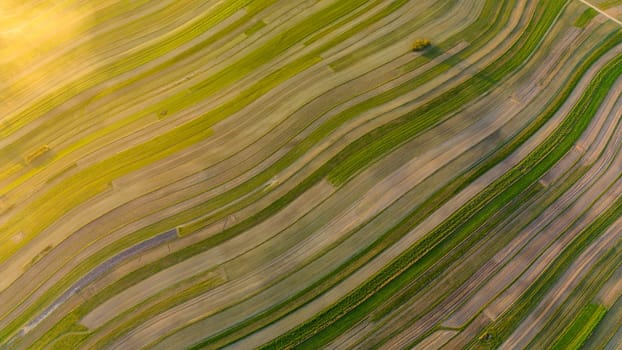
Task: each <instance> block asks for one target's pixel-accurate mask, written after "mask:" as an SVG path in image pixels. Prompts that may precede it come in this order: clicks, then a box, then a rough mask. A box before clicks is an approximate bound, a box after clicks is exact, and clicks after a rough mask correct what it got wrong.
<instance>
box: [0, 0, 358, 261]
mask: <svg viewBox="0 0 622 350" xmlns="http://www.w3.org/2000/svg"><path fill="white" fill-rule="evenodd" d="M357 6H358V4H357V3H354V4H350V3H348V6H345V5H343V4H342V5H339V6H337V5H334V6H331V7H328V8H326V9H325V10H324V11H322V12H320V13H317V14H314V16H311V17H309V18H308V19H306V20H305V22H304V23H303V24H302V25H301V26H300V27H302V29H301V30H300V31H298V32H295V31H288V32H287V36H285V34H282V35H279V36H277V37H276V38H274V39H272V40H271V41H270V42H269V43H267V44H266V45H264V46H263V49H260V50H258V51H255V52H253V53H251V54H249V55H248V56H246V57H245V58H244V59H242V60H240V61H238V62H236V63H235V64H232V65H231V66H230V67H231V69H228V70H223V71H221V72H220V73H217V74H216V76H213V77H212V79H213V80H210V84H208V85H206V86H204V87H197V88H196V89H197V90H200V91H201V96H202V97H205V95H204V94H205V93H207V92H205V91H204V88H212V89H213V87H214V86H215V85H219V84H221V83H225V82H230V81H231V80H235V79H237V78H238V77H240V76H241V75H243V74H246V73H249V72H251V70H252V69H254V68H256V67H258V66H259V65H260V64H261V62H263V61H264V60H267V59H270V58H271V57H274V56H276V55H277V54H278V53H280V52H283V51H284V50H285V49H286V48H287V47H289V46H288V45H286V44H284V40H287V41H289V42H291V43H293V42H295V41H299V40H300V39H301V38H304V37H305V36H307V35H308V33H309V32H310V31H314V30H317V26H318V25H321V24H322V23H323V22H321V21H318V17H319V18H321V19H324V20H326V19H327V18H328V19H329V20H334V18H335V17H338V16H339V15H341V14H342V13H343V12H347V11H350V10H352V8H355V7H357ZM297 28H298V27H297ZM288 39H289V40H288ZM277 43H278V44H279V45H281V46H283V48H281V46H278V45H277V47H279V48H281V49H280V50H276V51H275V50H273V49H272V48H271V46H273V45H276V44H277ZM290 45H291V44H290ZM279 51H280V52H279ZM262 56H264V57H263V60H262ZM315 62H317V61H316V60H314V59H313V56H311V57H309V56H307V57H302V58H300V59H298V60H296V61H295V62H293V63H292V64H291V65H290V66H288V67H285V68H283V69H281V70H280V71H277V72H275V73H273V74H272V75H270V76H268V77H266V78H264V79H263V80H261V81H260V82H258V83H257V84H255V85H254V86H252V87H251V88H250V89H247V90H245V91H244V92H243V93H241V95H240V97H239V98H238V99H236V100H234V101H232V102H230V103H227V104H225V105H222V106H220V107H219V108H218V109H216V110H215V111H213V113H209V114H207V115H204V116H202V117H200V118H198V119H195V120H193V121H191V122H189V123H187V124H184V125H182V126H180V127H178V128H176V129H174V130H172V131H171V132H169V133H167V134H164V135H161V136H158V139H157V142H154V141H156V139H153V140H150V141H149V142H147V143H144V144H142V145H140V146H138V147H135V148H133V149H129V150H127V151H125V152H123V153H122V154H126V155H133V154H135V153H136V151H138V148H142V150H140V153H149V154H158V153H159V154H160V156H159V157H158V158H155V159H161V158H163V156H166V155H169V154H171V153H172V152H168V149H169V147H168V144H167V143H164V142H163V140H171V141H172V140H193V141H194V142H192V143H190V142H189V143H186V145H190V144H193V143H196V142H197V141H198V140H201V139H204V138H205V135H201V133H203V130H205V129H206V128H208V127H209V125H213V124H214V123H215V122H217V121H218V120H220V119H222V118H223V117H224V116H226V115H229V114H231V113H233V111H235V110H239V109H241V108H242V107H243V106H244V105H245V104H247V103H250V101H252V100H255V99H256V98H258V97H259V96H261V95H262V94H264V93H265V92H267V91H269V90H271V89H272V88H273V87H275V86H276V85H278V84H279V83H281V82H282V81H285V80H286V79H288V78H290V77H291V76H294V75H295V74H297V73H298V72H299V71H301V70H304V69H306V68H308V67H309V66H310V65H312V64H314V63H315ZM247 64H248V65H247ZM236 66H237V68H239V69H237V68H236ZM240 66H243V67H240ZM231 72H235V73H231ZM232 74H233V75H232ZM225 84H226V83H225ZM210 90H211V89H210ZM212 93H213V91H212ZM194 96H197V97H198V95H194ZM173 97H174V99H179V97H180V96H179V95H178V96H173ZM183 97H184V104H186V105H188V104H192V103H193V102H194V99H196V98H197V97H194V99H193V98H191V97H190V96H183ZM190 100H193V101H191V102H190ZM242 101H247V102H246V103H244V102H242ZM168 103H169V102H165V104H164V105H165V106H166V105H168ZM157 109H158V110H160V109H162V108H157ZM167 109H168V110H169V111H170V110H172V108H167ZM214 118H218V119H216V120H214ZM206 123H207V125H206ZM180 148H181V147H178V148H177V149H180ZM61 154H62V153H61ZM115 158H117V157H115ZM111 160H113V158H109V159H107V160H106V161H104V162H102V163H99V164H98V166H101V165H102V164H105V163H106V162H108V161H111ZM114 160H115V162H118V160H119V159H118V158H117V159H114ZM91 169H92V168H90V169H88V170H91ZM88 170H87V171H88ZM87 171H84V172H82V174H77V175H76V176H79V177H80V178H82V179H84V178H85V177H86V174H84V173H86V172H87ZM126 173H127V172H126ZM70 180H71V179H67V180H66V181H67V182H66V183H68V184H71V183H72V181H70ZM83 181H84V180H83ZM55 189H56V190H58V187H55ZM93 193H96V191H93V192H92V193H90V194H89V196H88V197H90V196H92V195H93ZM53 195H54V190H51V191H49V192H47V193H46V195H44V196H42V197H40V198H39V199H38V200H37V201H36V202H38V203H37V204H39V205H40V204H41V203H50V202H53V200H51V199H50V197H53ZM46 197H47V198H46ZM88 197H87V196H84V195H83V196H81V198H80V199H82V200H79V201H76V202H81V201H83V199H84V198H88ZM65 202H68V201H65ZM69 202H71V201H69ZM74 203H75V202H74ZM33 206H35V207H36V206H37V205H33ZM66 208H67V207H66ZM56 209H60V208H56ZM29 211H30V212H31V213H32V212H35V211H33V210H32V209H31V210H29ZM57 212H58V213H60V212H62V210H57ZM49 214H50V213H48V218H51V217H54V216H53V215H49ZM16 217H19V215H18V216H16ZM47 220H49V219H47V218H46V217H42V219H41V220H40V221H39V222H38V224H39V225H38V226H41V227H45V226H47V224H48V223H49V221H47ZM17 222H20V221H19V219H17ZM22 230H23V231H27V232H38V231H39V230H40V228H37V227H35V228H34V229H33V228H30V229H29V228H25V229H22ZM35 234H36V233H31V235H35ZM3 251H10V249H3Z"/></svg>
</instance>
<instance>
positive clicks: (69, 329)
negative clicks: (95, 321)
mask: <svg viewBox="0 0 622 350" xmlns="http://www.w3.org/2000/svg"><path fill="white" fill-rule="evenodd" d="M357 10H360V8H357ZM360 11H362V10H360ZM350 13H351V12H350ZM339 18H343V17H339ZM344 22H347V21H344ZM262 23H263V22H262ZM239 24H240V25H243V23H242V22H240V23H239ZM262 27H263V26H262ZM251 28H252V27H251ZM259 29H261V28H259ZM313 32H315V33H317V30H314V31H313ZM251 34H252V33H251ZM303 58H304V59H307V56H305V57H301V59H300V61H296V62H300V63H298V65H294V67H293V68H292V71H288V72H286V73H285V74H284V75H285V76H286V77H284V76H280V77H276V78H275V77H274V76H271V77H270V79H274V80H276V82H275V83H274V85H270V86H267V87H265V90H262V91H260V92H258V93H257V94H256V95H253V96H252V97H245V98H242V100H243V101H253V98H254V97H257V96H260V95H261V94H263V93H264V92H267V91H269V90H271V89H272V88H274V87H275V86H276V84H280V83H281V82H283V81H285V80H286V79H288V78H289V77H293V76H295V75H296V74H298V73H299V72H301V71H303V70H305V69H307V68H308V66H305V64H306V63H307V62H305V61H304V60H303ZM319 61H320V59H319V57H316V60H315V61H312V62H311V63H309V64H310V65H313V64H315V63H317V62H319ZM301 67H302V68H301ZM253 69H254V68H253ZM439 71H440V70H439ZM429 76H432V74H431V73H430V74H429ZM270 79H266V80H265V81H262V84H258V85H256V86H262V85H263V83H265V82H269V81H270ZM225 80H227V81H229V78H223V81H225ZM235 80H236V79H231V81H232V82H233V81H235ZM274 80H273V81H274ZM210 84H211V83H210ZM225 85H226V84H225ZM223 86H224V85H223ZM221 87H222V86H221ZM201 88H206V89H207V90H209V91H208V92H207V93H206V95H211V94H212V93H215V91H217V89H216V90H210V89H209V88H208V87H201ZM251 90H252V89H248V90H247V91H251ZM402 91H407V89H404V90H402ZM201 94H202V93H198V95H197V97H196V98H197V99H196V101H200V100H201V99H203V97H204V96H203V97H201ZM396 96H398V95H396ZM170 101H173V102H172V103H176V102H175V101H174V100H170ZM196 101H183V103H181V102H180V104H179V105H176V106H177V107H175V108H179V110H182V109H184V108H186V105H185V103H188V105H190V104H192V103H195V102H196ZM238 102H239V101H238ZM249 103H250V102H249ZM379 103H380V102H379ZM232 105H233V104H232ZM369 105H371V103H370V104H368V106H369ZM158 106H159V104H158ZM150 108H156V107H150ZM231 108H233V107H231ZM363 110H365V109H361V111H363ZM232 111H233V109H231V110H224V109H223V110H222V111H220V113H219V116H216V115H213V116H212V117H214V119H211V120H210V121H209V122H208V123H207V124H206V123H203V124H198V123H197V124H195V125H201V126H205V125H210V124H212V123H213V122H214V121H215V120H218V118H221V116H222V117H224V116H226V115H230V114H231V113H232ZM356 115H357V114H356V113H353V114H352V118H353V117H355V116H356ZM205 117H206V116H203V118H205ZM123 125H125V124H119V125H117V126H116V127H122V126H123ZM181 129H184V127H183V126H182V127H181V128H178V129H175V132H180V135H181V133H182V132H183V135H190V136H194V135H197V134H196V130H199V129H200V127H198V126H195V128H194V129H192V130H191V129H190V128H188V129H184V131H181ZM208 130H209V129H208ZM209 133H210V131H207V133H205V134H203V133H202V134H200V135H197V136H196V137H195V138H194V139H192V141H189V142H188V143H186V144H184V146H182V147H180V148H178V149H175V150H173V151H171V153H167V154H162V153H155V155H156V156H157V158H149V159H146V160H145V161H144V163H140V164H137V165H136V168H133V169H138V168H140V167H142V166H144V165H146V164H151V163H153V162H155V161H157V159H163V158H164V157H166V156H168V155H170V154H173V152H181V150H183V149H184V147H187V146H188V145H191V144H195V143H197V142H200V141H201V140H203V139H205V137H209ZM175 137H179V135H176V136H175ZM320 139H321V138H320ZM170 140H171V141H170V142H172V140H173V136H171V137H170ZM158 142H159V143H161V139H160V141H158ZM169 144H171V145H172V143H169ZM150 145H151V146H153V147H154V148H153V149H156V148H158V147H156V146H155V145H156V143H155V142H154V143H152V144H150ZM313 145H314V144H310V145H309V148H308V149H311V148H312V147H313ZM82 146H83V145H80V146H79V147H80V148H81V147H82ZM141 146H142V145H141ZM77 148H78V147H76V150H77ZM158 149H160V148H158ZM151 150H152V149H151V148H150V147H149V146H147V147H146V148H145V149H142V151H143V152H144V153H145V154H150V156H151V153H152V152H151ZM132 151H134V149H132ZM167 151H168V150H167ZM156 152H157V151H156ZM303 153H304V152H303ZM138 154H140V150H139V149H136V153H133V154H132V156H130V154H129V153H128V154H125V156H127V159H123V158H116V157H112V158H110V159H108V160H106V161H104V163H105V166H106V167H108V165H110V164H112V161H113V160H115V161H120V160H122V161H125V162H126V163H123V162H120V164H121V166H125V165H126V164H129V163H128V162H135V160H136V159H134V155H138ZM383 155H384V154H380V155H378V156H377V157H382V156H383ZM154 157H155V156H154ZM136 158H138V159H142V158H141V157H139V156H136ZM296 158H297V157H293V158H292V162H293V161H295V159H296ZM341 161H343V158H342V159H341ZM106 162H107V163H106ZM370 163H371V162H370ZM333 164H334V163H333ZM98 165H99V164H98ZM98 165H96V166H94V167H93V168H94V169H95V170H97V169H99V170H101V169H102V168H99V167H98ZM366 165H367V164H366ZM102 166H103V165H102ZM124 170H125V169H124ZM320 170H321V171H320V172H319V173H320V174H321V173H323V174H324V176H325V174H327V173H328V172H327V171H330V169H329V168H328V167H323V168H321V169H320ZM112 171H116V170H115V169H112ZM119 171H120V170H119ZM130 171H132V170H130ZM85 174H88V173H85ZM115 174H116V175H110V176H114V177H117V176H119V174H121V172H117V173H115ZM314 175H317V173H314ZM107 176H108V175H107ZM321 176H322V175H317V177H316V178H315V180H311V181H305V182H304V183H303V184H304V185H302V186H300V187H298V186H297V187H296V191H297V192H296V191H294V190H292V191H291V192H289V193H288V194H287V195H286V197H284V198H285V199H283V200H281V201H280V202H279V203H277V204H276V205H274V206H270V207H269V208H268V209H270V210H269V211H263V210H262V211H261V212H260V213H259V215H255V216H253V217H252V218H251V219H252V220H251V221H244V222H243V224H241V225H240V227H237V226H236V227H235V228H234V229H232V230H231V231H227V232H225V233H224V234H223V235H220V236H219V237H218V238H212V239H211V240H208V241H209V243H206V242H201V243H200V244H198V245H197V246H196V247H195V246H193V247H191V248H188V249H184V250H183V254H180V255H178V256H175V257H174V258H172V259H171V258H169V257H167V258H166V259H164V260H165V261H164V262H163V263H162V264H160V263H159V262H158V263H157V264H155V265H150V268H148V269H143V268H141V269H140V270H138V272H137V273H133V274H131V276H130V275H128V276H127V278H124V279H122V282H119V283H118V284H115V285H114V288H113V289H106V293H108V292H110V291H113V290H114V289H115V288H116V290H120V288H122V287H123V286H128V285H132V284H133V283H135V282H136V280H137V279H138V280H140V279H141V278H142V279H144V278H145V277H146V276H149V275H150V274H153V273H154V272H156V271H159V270H158V269H159V268H163V267H165V266H171V265H170V264H174V263H175V262H179V261H182V260H183V259H185V258H187V257H189V256H192V255H195V254H197V253H198V252H201V251H204V249H209V248H210V247H214V246H216V245H217V244H219V243H220V242H223V241H224V240H226V239H229V238H231V237H234V236H235V235H236V234H237V233H240V232H243V231H244V230H245V229H247V228H249V227H252V226H253V225H255V224H256V223H257V222H261V221H262V220H263V219H265V218H267V217H269V216H270V215H271V213H274V212H276V211H277V210H279V208H282V207H283V206H284V205H286V204H287V203H288V201H290V202H291V201H292V200H293V199H294V198H296V197H297V195H299V194H300V193H302V191H304V188H305V187H306V188H309V187H310V186H312V184H313V183H314V182H313V181H319V180H317V179H320V178H321ZM93 178H95V176H93ZM68 179H73V180H76V179H78V176H77V175H69V177H68ZM73 180H72V181H73ZM80 180H82V184H84V183H89V184H90V183H91V182H90V180H87V179H80ZM346 180H347V179H346ZM61 181H64V180H61ZM61 183H62V184H64V183H65V182H61ZM96 183H99V182H96ZM102 183H103V182H102ZM59 186H60V185H59ZM78 186H80V185H76V187H78ZM84 187H86V186H84ZM248 188H249V189H250V188H252V186H250V185H248ZM97 191H98V190H97V189H95V191H93V192H91V193H92V194H96V193H98V192H97ZM59 193H60V194H59V195H58V198H61V197H62V196H63V195H64V192H59ZM238 193H240V195H243V194H244V192H243V191H240V192H238ZM83 194H84V193H83ZM88 196H91V194H88V195H86V196H85V197H84V198H86V197H88ZM238 197H239V196H238ZM76 198H77V196H76ZM223 198H224V197H223ZM232 198H235V196H231V197H228V198H227V201H231V200H232ZM258 198H260V197H259V196H256V197H248V199H247V201H246V202H244V203H242V204H241V205H240V206H236V207H235V208H232V209H230V210H231V211H227V212H224V211H223V212H220V213H217V214H216V215H213V216H212V215H210V216H208V217H206V219H207V221H203V222H201V224H200V225H196V226H189V229H188V231H187V233H192V232H196V231H197V230H199V229H201V228H202V227H205V224H206V223H210V222H213V221H214V220H217V219H218V218H219V217H222V216H225V213H230V212H233V211H236V210H238V209H239V208H242V207H244V206H245V205H246V203H252V202H253V201H254V200H257V199H258ZM223 200H224V199H223ZM72 201H73V200H72ZM80 202H81V201H80V200H78V199H76V200H75V201H73V203H80ZM41 203H43V201H42V202H41ZM222 203H223V202H220V203H217V202H211V203H210V204H209V207H205V206H204V207H201V208H200V209H197V211H194V212H193V214H194V213H197V212H205V211H209V209H208V210H206V209H205V208H218V207H219V205H221V204H222ZM50 207H51V206H50ZM42 208H43V209H41V210H45V209H47V208H45V207H42ZM48 208H49V207H48ZM67 208H71V206H70V205H68V206H67ZM36 215H39V214H36ZM54 215H56V214H54ZM499 215H501V214H499ZM57 217H60V214H58V216H57ZM194 217H195V216H193V215H191V214H190V213H185V214H184V216H183V218H182V216H177V217H174V218H170V219H166V220H164V221H162V222H159V223H157V224H155V225H153V226H150V227H148V228H146V229H144V230H141V231H139V232H137V233H139V234H140V237H139V235H138V234H137V235H133V236H132V237H128V239H124V240H123V241H122V242H119V243H117V242H115V245H114V247H113V246H110V247H107V248H106V250H105V253H104V251H102V252H100V253H102V254H98V255H97V257H98V258H99V257H103V256H105V254H110V253H111V252H113V251H115V249H117V248H118V247H121V246H123V245H126V244H128V242H131V241H138V240H140V239H142V238H143V237H147V236H149V234H150V233H149V232H156V227H158V228H159V227H164V226H168V225H170V224H172V223H177V222H187V221H186V219H187V218H194ZM484 220H494V217H490V218H488V219H484ZM53 221H54V219H50V220H49V222H53ZM48 224H49V223H48ZM45 226H46V224H43V225H41V228H43V227H45ZM169 228H170V226H169ZM476 242H477V241H476ZM368 257H369V256H368ZM94 260H95V259H93V260H89V261H94ZM91 266H93V265H91ZM88 268H89V266H85V267H84V268H82V269H81V271H87V269H88ZM71 276H73V277H76V276H79V273H74V274H72V275H71ZM65 277H67V276H65ZM73 277H72V278H73ZM342 278H343V276H342ZM69 280H70V278H69V279H64V281H69ZM334 281H335V283H337V282H338V281H339V279H335V280H334ZM305 290H306V289H305ZM411 291H412V290H411ZM52 293H53V291H52ZM197 293H198V292H197ZM405 293H406V292H405ZM199 294H200V293H199ZM108 295H110V294H108ZM196 295H198V294H196ZM313 295H317V291H316V290H313V291H310V292H309V294H307V295H306V298H307V300H312V298H313ZM105 298H106V295H103V294H102V296H100V297H99V299H98V302H101V301H102V300H105ZM40 300H41V299H40ZM50 300H51V299H50ZM301 300H302V299H301ZM89 302H90V300H89ZM37 304H38V305H45V302H40V301H39V302H38V303H37ZM90 305H91V306H92V305H96V303H92V304H90ZM167 305H173V304H160V305H159V309H158V310H163V309H166V308H167V307H166V306H167ZM296 305H304V303H302V304H301V303H300V300H299V301H297V302H296ZM281 307H283V305H281ZM35 309H36V308H32V309H31V310H35ZM86 309H88V308H86ZM86 309H83V308H82V307H80V309H79V310H80V312H84V310H86ZM286 309H287V310H294V308H293V307H292V305H291V304H290V305H288V306H287V308H286ZM33 312H34V311H33ZM153 312H154V313H155V312H156V309H153ZM288 312H289V311H288ZM75 315H76V313H75V312H74V311H72V312H71V313H70V314H69V315H68V316H67V320H69V321H65V322H63V323H62V324H59V325H58V327H59V328H57V327H56V326H55V327H54V329H53V330H54V331H53V332H52V330H50V333H49V334H46V337H48V336H49V335H51V334H52V333H54V332H58V334H60V335H59V336H56V337H52V338H51V340H52V341H53V343H52V344H53V346H54V347H57V348H63V347H66V346H77V345H78V344H81V343H82V344H84V341H86V340H87V339H88V338H87V337H88V334H85V333H84V332H85V330H84V329H82V328H79V327H76V322H77V321H76V320H78V319H79V318H78V319H76V318H72V317H74V316H75ZM279 315H280V316H283V313H279ZM279 315H276V317H274V316H272V315H270V316H269V317H268V316H266V315H263V316H266V317H264V318H263V319H259V323H257V322H256V323H253V324H247V326H249V327H250V328H247V329H244V330H243V331H240V330H242V329H243V328H239V329H238V330H239V332H235V334H237V335H235V336H233V337H228V338H220V339H223V342H221V343H220V344H227V343H229V342H230V341H234V340H235V339H237V338H238V337H239V336H240V335H243V334H248V332H247V330H250V329H254V330H256V329H258V327H261V326H265V324H266V322H268V324H269V322H273V321H271V320H276V319H278V317H279ZM20 316H21V315H20ZM145 317H146V316H145ZM22 319H27V318H22ZM140 322H142V321H140V320H138V321H136V323H133V324H138V323H140ZM14 329H16V328H14ZM4 332H6V330H4V331H3V332H2V333H0V335H2V334H3V333H4ZM9 332H10V330H9ZM4 334H8V333H4ZM63 334H66V335H64V336H63ZM231 334H233V333H231ZM329 337H330V336H329ZM42 339H43V338H42ZM225 339H226V340H225ZM324 341H325V340H320V343H321V342H324ZM320 343H318V344H320ZM46 344H50V343H49V342H46ZM207 344H208V345H211V344H210V343H207Z"/></svg>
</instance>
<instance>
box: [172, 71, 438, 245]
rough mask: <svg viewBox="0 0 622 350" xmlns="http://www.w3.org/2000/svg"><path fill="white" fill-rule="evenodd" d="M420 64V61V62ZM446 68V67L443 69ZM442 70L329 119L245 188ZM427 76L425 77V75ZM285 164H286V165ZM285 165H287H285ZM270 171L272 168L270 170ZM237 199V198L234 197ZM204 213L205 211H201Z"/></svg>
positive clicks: (191, 227)
mask: <svg viewBox="0 0 622 350" xmlns="http://www.w3.org/2000/svg"><path fill="white" fill-rule="evenodd" d="M420 62H421V61H420ZM445 68H447V67H445ZM442 71H444V69H443V70H437V69H436V68H433V71H432V72H431V74H429V73H427V72H426V73H424V74H423V75H420V76H418V77H417V78H415V79H412V80H411V81H409V82H406V83H404V84H402V85H400V86H398V87H396V88H394V89H392V90H390V91H388V92H386V93H383V94H380V95H377V96H375V97H372V98H371V99H369V100H367V101H365V102H362V103H360V104H357V105H356V106H353V107H351V108H349V109H347V110H345V111H343V112H341V113H340V114H338V115H337V116H335V117H333V118H331V119H330V120H329V121H327V122H325V123H324V124H322V125H321V126H320V127H319V128H318V129H317V130H315V131H314V132H313V133H312V134H311V135H310V136H309V137H308V138H306V139H305V140H303V141H302V142H301V143H300V144H299V145H296V147H295V148H294V149H293V150H292V151H290V152H288V154H287V155H286V156H285V157H283V158H282V159H281V160H279V162H278V163H277V164H279V165H278V167H277V169H274V170H273V171H274V172H270V173H269V174H265V175H263V176H261V178H260V179H259V178H257V179H256V180H255V182H254V184H252V185H251V184H250V183H249V184H245V186H248V188H249V190H250V189H253V188H256V187H257V186H259V185H260V184H262V183H264V182H265V181H268V180H269V179H270V178H272V176H274V175H275V174H276V173H278V172H280V171H281V170H282V169H284V168H285V167H286V166H287V165H288V164H291V163H292V162H293V161H294V160H295V159H297V158H299V157H300V156H301V155H302V154H304V153H306V152H307V151H308V150H310V149H311V148H312V147H313V146H314V145H315V144H316V143H317V142H319V140H321V139H323V138H325V137H327V136H328V135H330V133H332V132H333V131H334V130H335V129H337V128H338V127H340V126H341V125H343V124H344V123H345V122H346V121H348V120H350V119H352V118H354V117H356V116H357V115H358V114H360V113H362V112H363V111H365V110H367V109H370V108H373V107H376V106H379V105H381V104H383V103H386V102H389V101H391V100H392V99H394V98H396V97H397V96H399V95H400V94H404V93H406V92H408V91H409V90H411V89H414V88H415V87H417V86H421V85H422V84H423V83H424V82H426V81H429V80H431V79H432V78H434V77H436V76H438V74H440V73H441V72H442ZM426 74H427V75H426ZM288 158H289V159H288ZM286 162H287V163H286ZM286 164H287V165H286ZM271 169H272V168H271ZM247 191H248V190H247ZM236 197H237V196H236ZM248 202H252V201H251V200H250V199H249V200H248ZM202 211H205V210H202ZM214 221H215V219H214V218H211V217H208V218H206V219H205V220H204V221H201V220H199V221H195V222H194V223H192V224H190V225H188V226H184V227H182V230H181V231H182V232H183V233H184V234H188V233H192V232H194V231H196V230H199V229H201V228H202V227H205V226H206V225H208V224H209V223H211V222H214Z"/></svg>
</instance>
